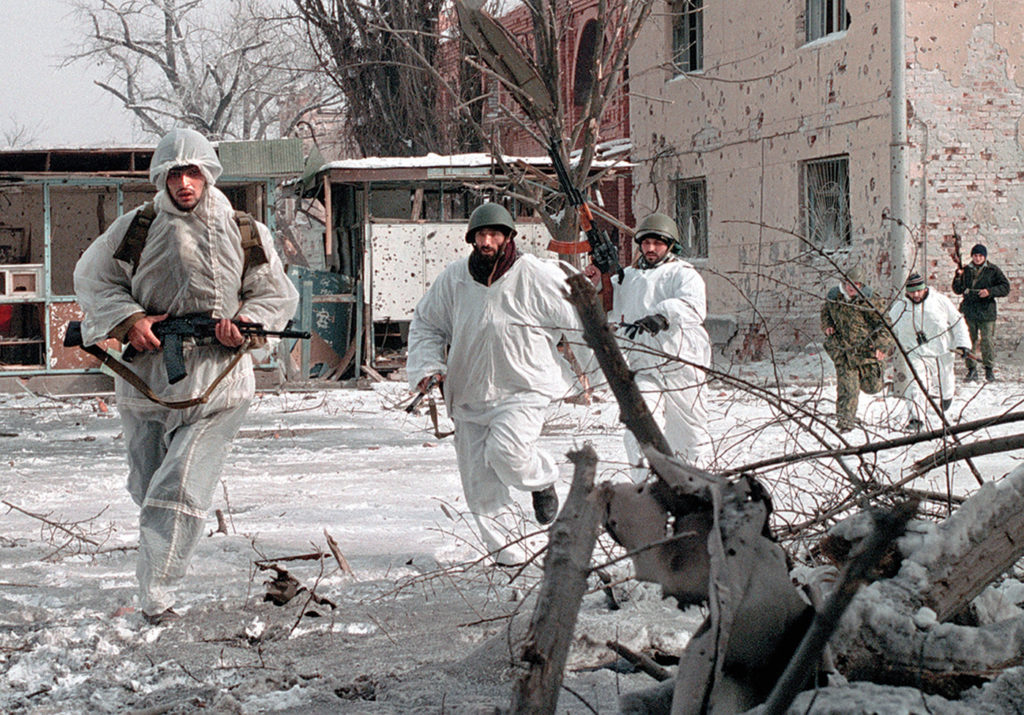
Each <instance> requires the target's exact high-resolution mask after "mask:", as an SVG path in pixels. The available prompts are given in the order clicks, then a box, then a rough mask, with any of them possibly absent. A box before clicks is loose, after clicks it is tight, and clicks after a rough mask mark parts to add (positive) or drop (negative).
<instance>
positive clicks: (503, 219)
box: [466, 201, 516, 243]
mask: <svg viewBox="0 0 1024 715" xmlns="http://www.w3.org/2000/svg"><path fill="white" fill-rule="evenodd" d="M485 226H493V227H497V228H500V229H504V232H505V235H506V236H507V237H508V238H512V237H513V236H515V235H516V222H515V221H514V220H513V219H512V214H510V213H509V212H508V209H506V208H505V207H504V206H502V205H501V204H496V203H494V202H492V201H488V202H487V203H486V204H480V205H479V206H477V207H476V208H475V209H474V210H473V213H471V214H470V215H469V225H468V226H467V227H466V243H473V239H474V237H475V236H476V232H477V230H479V229H481V228H484V227H485Z"/></svg>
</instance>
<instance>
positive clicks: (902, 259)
mask: <svg viewBox="0 0 1024 715" xmlns="http://www.w3.org/2000/svg"><path fill="white" fill-rule="evenodd" d="M890 33H891V35H892V37H891V42H890V45H891V53H892V54H891V57H890V64H891V69H892V97H891V100H890V107H891V113H892V138H891V142H890V144H889V158H890V173H889V203H890V205H891V207H892V218H893V219H894V220H893V221H891V222H890V223H889V243H890V249H891V251H892V275H891V276H890V280H891V281H892V284H893V286H894V287H895V288H896V289H897V290H898V289H899V288H901V287H902V284H903V281H904V279H905V278H906V276H907V274H908V272H909V267H908V265H907V242H906V231H907V228H906V226H907V193H908V191H909V183H910V182H909V179H908V177H907V151H908V146H907V90H906V86H905V83H904V80H905V78H906V50H905V48H904V41H905V38H906V35H907V29H906V0H891V5H890Z"/></svg>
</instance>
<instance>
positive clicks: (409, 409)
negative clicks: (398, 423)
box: [405, 375, 440, 414]
mask: <svg viewBox="0 0 1024 715" xmlns="http://www.w3.org/2000/svg"><path fill="white" fill-rule="evenodd" d="M438 382H440V380H439V379H438V377H437V375H434V376H433V377H431V378H430V379H429V380H428V381H427V387H426V389H424V390H423V392H421V393H419V394H418V395H416V398H415V399H414V400H413V401H412V402H410V403H409V406H408V407H406V408H405V411H406V412H408V413H409V414H412V413H413V411H414V410H415V409H416V408H417V407H418V406H419V404H420V403H421V402H423V398H424V397H426V396H427V393H428V392H430V391H431V390H433V389H434V387H436V386H437V383H438Z"/></svg>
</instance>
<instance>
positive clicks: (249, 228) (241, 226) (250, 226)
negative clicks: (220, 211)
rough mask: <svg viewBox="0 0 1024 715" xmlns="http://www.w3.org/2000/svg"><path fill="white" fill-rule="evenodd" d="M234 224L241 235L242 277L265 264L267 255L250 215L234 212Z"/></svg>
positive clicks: (254, 220) (253, 219) (243, 212)
mask: <svg viewBox="0 0 1024 715" xmlns="http://www.w3.org/2000/svg"><path fill="white" fill-rule="evenodd" d="M235 223H237V224H238V231H239V233H241V234H242V254H243V255H244V256H245V261H244V263H243V264H242V275H243V276H244V275H245V274H246V273H247V272H248V271H249V269H250V268H255V267H256V266H261V265H263V264H264V263H266V262H267V254H266V251H264V250H263V242H262V241H260V232H259V230H258V229H257V228H256V219H255V218H253V216H252V214H249V213H246V212H245V211H235Z"/></svg>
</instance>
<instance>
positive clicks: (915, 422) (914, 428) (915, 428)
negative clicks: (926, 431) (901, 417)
mask: <svg viewBox="0 0 1024 715" xmlns="http://www.w3.org/2000/svg"><path fill="white" fill-rule="evenodd" d="M923 427H924V423H923V422H921V420H919V419H917V418H916V417H911V418H910V421H909V422H907V432H915V433H916V432H920V431H921V429H922V428H923Z"/></svg>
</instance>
